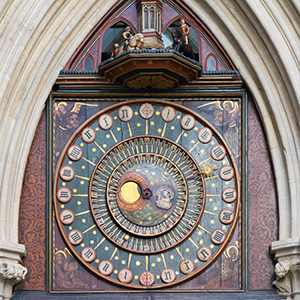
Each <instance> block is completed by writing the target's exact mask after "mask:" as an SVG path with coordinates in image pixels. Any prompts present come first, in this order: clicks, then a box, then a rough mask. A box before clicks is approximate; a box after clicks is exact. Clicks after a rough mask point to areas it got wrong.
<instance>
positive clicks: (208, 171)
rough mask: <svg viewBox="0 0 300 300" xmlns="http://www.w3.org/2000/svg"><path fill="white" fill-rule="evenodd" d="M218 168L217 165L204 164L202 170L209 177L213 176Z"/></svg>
mask: <svg viewBox="0 0 300 300" xmlns="http://www.w3.org/2000/svg"><path fill="white" fill-rule="evenodd" d="M217 168H218V166H216V165H214V166H213V165H212V164H210V165H204V166H203V171H202V174H203V175H204V176H205V177H206V178H208V177H211V176H212V175H213V174H214V171H215V170H216V169H217Z"/></svg>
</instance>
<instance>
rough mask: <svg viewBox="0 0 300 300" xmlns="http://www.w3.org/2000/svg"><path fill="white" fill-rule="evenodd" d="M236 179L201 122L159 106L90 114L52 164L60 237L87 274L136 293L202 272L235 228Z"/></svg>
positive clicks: (225, 153) (220, 143)
mask: <svg viewBox="0 0 300 300" xmlns="http://www.w3.org/2000/svg"><path fill="white" fill-rule="evenodd" d="M239 185H240V183H239V175H238V170H237V168H236V165H235V162H234V160H233V158H232V155H231V154H230V149H229V148H228V146H227V145H226V143H225V142H224V140H223V139H222V137H221V136H220V135H219V134H218V132H217V131H216V130H215V129H214V128H213V127H212V126H211V125H210V124H209V123H208V122H207V121H206V120H205V119H204V118H202V117H201V116H199V115H197V114H195V113H194V112H193V111H191V110H189V109H186V108H185V107H183V106H180V105H174V104H172V103H169V102H168V103H167V102H163V101H151V102H149V103H145V102H138V101H128V102H127V103H126V104H125V105H124V104H122V105H114V106H112V107H109V108H107V109H105V110H103V111H101V112H99V113H98V114H97V115H95V116H93V117H92V118H91V119H89V120H88V121H87V122H85V123H84V124H83V125H82V127H81V128H80V129H79V130H78V131H77V132H76V133H75V134H74V136H73V137H72V138H71V140H70V142H69V143H68V145H67V146H66V148H65V150H64V154H63V155H62V158H61V160H60V162H59V164H58V170H57V175H56V180H55V187H54V188H55V193H54V194H55V195H56V198H55V212H56V216H57V221H58V225H59V228H60V230H61V232H62V235H63V238H64V239H65V241H66V243H67V244H68V245H69V248H70V249H71V251H72V252H73V254H74V256H76V257H77V259H79V260H81V261H82V263H83V264H84V265H85V266H86V267H87V268H88V269H89V270H90V271H91V272H92V273H94V274H95V275H96V276H98V277H101V278H103V279H105V280H108V281H110V282H113V283H117V284H120V285H123V286H127V287H131V288H140V289H153V288H161V287H166V286H170V285H174V284H178V283H180V282H183V281H185V280H188V279H190V278H192V277H193V276H196V275H197V274H200V273H201V272H203V271H204V270H205V269H207V268H209V267H210V266H211V265H212V264H213V263H214V261H215V260H216V259H217V258H218V257H219V256H220V255H221V254H222V252H223V251H224V249H225V247H226V245H227V244H228V242H229V240H230V238H231V236H232V234H233V230H234V227H235V225H236V223H237V217H238V209H239V205H240V204H239V203H240V197H239V193H240V187H239Z"/></svg>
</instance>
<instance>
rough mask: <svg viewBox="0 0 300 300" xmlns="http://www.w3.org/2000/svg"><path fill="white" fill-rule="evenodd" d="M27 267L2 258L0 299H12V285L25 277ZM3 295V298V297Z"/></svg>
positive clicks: (0, 264) (0, 266) (0, 263)
mask: <svg viewBox="0 0 300 300" xmlns="http://www.w3.org/2000/svg"><path fill="white" fill-rule="evenodd" d="M26 274H27V269H26V268H25V267H23V266H21V265H20V264H18V263H13V262H10V261H4V260H2V259H1V260H0V299H10V297H11V296H12V287H13V286H14V285H15V284H16V283H19V282H20V281H21V280H24V279H25V276H26ZM1 297H2V298H1Z"/></svg>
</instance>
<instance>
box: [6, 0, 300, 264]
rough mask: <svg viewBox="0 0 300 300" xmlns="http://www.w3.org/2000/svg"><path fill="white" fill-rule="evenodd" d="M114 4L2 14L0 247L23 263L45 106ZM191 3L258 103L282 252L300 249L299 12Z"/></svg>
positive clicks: (267, 5) (14, 6)
mask: <svg viewBox="0 0 300 300" xmlns="http://www.w3.org/2000/svg"><path fill="white" fill-rule="evenodd" d="M116 2H117V1H103V0H100V1H87V0H75V1H70V0H68V1H65V2H64V3H63V4H61V3H59V2H57V1H54V0H51V1H37V0H36V1H32V2H30V1H25V2H24V1H23V2H22V1H19V0H13V1H8V0H7V1H3V2H2V3H1V5H0V9H1V18H0V20H1V23H0V28H1V38H0V47H1V53H2V58H3V59H2V60H1V62H0V65H1V68H0V70H1V79H0V87H1V88H0V91H1V92H0V101H1V102H0V137H1V146H0V151H1V161H0V162H1V163H0V190H1V194H0V207H1V210H0V248H1V249H4V248H5V249H6V248H10V252H11V253H13V254H11V255H10V257H11V258H10V259H11V260H13V261H15V262H18V261H19V260H20V256H22V255H24V254H25V251H24V249H23V248H22V247H21V246H19V245H18V218H19V216H18V212H19V204H20V203H19V202H20V194H21V189H22V179H23V174H24V169H25V165H26V161H27V156H28V152H29V148H30V145H31V142H32V138H33V135H34V132H35V128H36V126H37V123H38V121H39V118H40V115H41V112H42V110H43V108H44V104H45V99H47V97H48V95H49V92H50V91H51V88H52V86H53V84H54V82H55V80H56V78H57V76H58V74H59V71H60V70H61V69H63V67H64V66H65V64H66V63H67V61H68V60H69V58H70V57H71V55H72V53H74V52H75V50H76V48H77V47H78V45H79V44H80V43H81V41H82V40H83V39H84V38H85V37H86V36H87V35H88V33H89V31H90V30H91V29H92V28H93V27H94V26H95V25H96V24H97V22H98V21H99V20H100V19H101V18H102V17H103V16H104V14H105V13H107V12H108V11H109V10H110V9H111V7H112V6H113V5H114V4H115V3H116ZM184 3H185V4H186V5H188V6H189V7H191V8H193V13H194V14H195V15H197V16H198V17H199V18H200V19H202V20H203V22H204V23H205V24H207V26H208V27H209V29H210V30H211V31H212V32H213V33H214V34H215V36H216V38H217V39H218V40H219V41H220V43H221V44H222V45H223V47H224V48H225V50H226V51H227V53H228V55H229V56H230V57H231V58H232V60H233V62H234V64H235V66H236V67H237V69H238V70H239V72H240V74H241V75H242V77H243V79H244V81H245V83H246V84H247V85H248V87H249V89H250V90H251V93H252V95H253V96H254V98H255V101H256V105H257V107H258V110H259V113H260V116H261V119H262V121H263V124H264V127H265V131H266V135H267V139H268V143H269V146H270V152H271V155H272V161H273V165H274V169H275V175H276V184H277V191H278V197H279V214H280V228H279V229H280V232H279V233H280V235H279V239H280V241H279V242H278V249H279V250H280V249H283V248H284V246H282V247H281V246H280V245H284V244H286V245H292V244H293V245H295V246H297V245H298V247H299V156H298V146H299V117H298V112H299V101H298V99H299V57H298V49H299V26H298V19H299V3H298V1H296V0H293V1H290V2H288V3H284V4H282V3H281V2H280V1H278V0H266V1H260V2H254V1H251V0H247V1H243V2H240V1H234V0H230V1H219V0H205V1H202V2H201V5H200V3H199V2H198V1H196V0H185V1H184ZM21 12H22V13H21ZM24 16H25V17H24ZM285 28H289V29H288V30H287V29H285ZM280 243H282V244H280ZM275 246H276V245H275ZM275 246H274V248H276V247H275ZM280 247H281V248H280ZM286 247H287V246H286ZM275 250H276V249H275ZM279 250H278V251H279ZM295 253H296V252H295ZM282 255H283V254H282Z"/></svg>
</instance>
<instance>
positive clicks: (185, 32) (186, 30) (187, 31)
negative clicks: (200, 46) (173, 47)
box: [180, 18, 190, 44]
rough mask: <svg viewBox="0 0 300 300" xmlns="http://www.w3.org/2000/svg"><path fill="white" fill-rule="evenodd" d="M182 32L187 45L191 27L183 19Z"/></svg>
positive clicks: (181, 23) (181, 22)
mask: <svg viewBox="0 0 300 300" xmlns="http://www.w3.org/2000/svg"><path fill="white" fill-rule="evenodd" d="M180 31H181V33H182V35H183V36H184V37H185V43H186V44H188V43H189V34H190V27H189V25H188V24H186V22H185V19H184V18H181V20H180Z"/></svg>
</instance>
